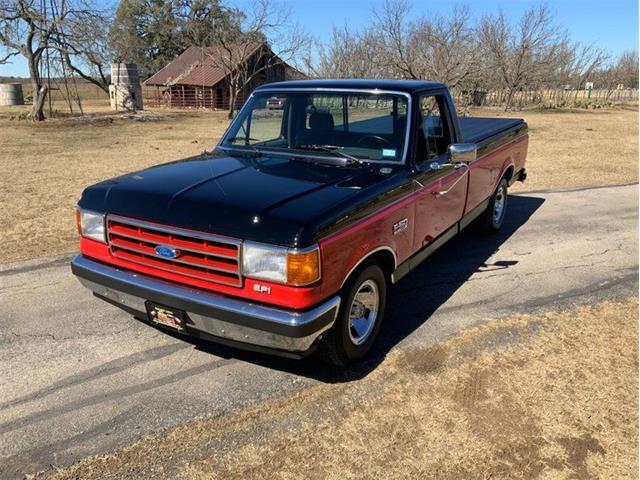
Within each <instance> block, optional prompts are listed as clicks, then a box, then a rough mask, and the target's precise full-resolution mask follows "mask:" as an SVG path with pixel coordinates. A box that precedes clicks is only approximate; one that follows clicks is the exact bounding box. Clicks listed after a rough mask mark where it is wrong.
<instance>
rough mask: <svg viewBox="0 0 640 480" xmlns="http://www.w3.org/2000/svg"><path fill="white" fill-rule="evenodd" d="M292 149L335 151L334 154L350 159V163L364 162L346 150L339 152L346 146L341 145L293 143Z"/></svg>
mask: <svg viewBox="0 0 640 480" xmlns="http://www.w3.org/2000/svg"><path fill="white" fill-rule="evenodd" d="M289 148H291V149H294V150H313V151H319V152H328V153H333V154H334V155H336V156H338V157H340V158H344V159H345V160H349V163H359V164H361V163H363V162H362V160H361V159H359V158H357V157H354V156H353V155H349V154H348V153H346V152H342V151H340V152H337V151H336V150H343V149H344V147H342V146H339V145H315V144H308V145H293V146H291V147H289Z"/></svg>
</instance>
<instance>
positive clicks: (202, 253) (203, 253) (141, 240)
mask: <svg viewBox="0 0 640 480" xmlns="http://www.w3.org/2000/svg"><path fill="white" fill-rule="evenodd" d="M108 233H110V234H113V235H116V236H118V237H125V238H130V239H131V240H137V241H139V242H144V243H148V244H151V245H164V244H162V243H157V244H156V243H154V242H152V241H150V240H147V239H144V238H140V237H136V236H135V235H129V234H127V233H120V232H116V231H114V230H112V229H108ZM171 247H172V248H173V247H175V248H177V249H178V250H183V251H185V252H192V253H199V254H201V255H207V256H209V257H217V258H226V259H228V260H237V259H238V256H237V255H225V254H224V253H214V252H207V251H205V250H197V249H195V248H187V247H183V246H181V245H171Z"/></svg>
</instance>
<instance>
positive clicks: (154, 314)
mask: <svg viewBox="0 0 640 480" xmlns="http://www.w3.org/2000/svg"><path fill="white" fill-rule="evenodd" d="M145 305H146V306H147V313H148V314H149V321H151V323H155V324H156V325H162V326H164V327H169V328H171V329H173V330H177V331H179V332H184V324H185V321H184V318H185V315H184V312H183V311H181V310H176V309H175V308H171V307H165V306H164V305H158V304H155V303H153V302H146V304H145Z"/></svg>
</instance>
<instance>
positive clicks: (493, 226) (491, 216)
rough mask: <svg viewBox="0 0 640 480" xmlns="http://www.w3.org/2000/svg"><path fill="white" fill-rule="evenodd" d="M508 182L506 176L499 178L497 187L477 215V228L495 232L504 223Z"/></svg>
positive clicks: (486, 231)
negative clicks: (484, 208)
mask: <svg viewBox="0 0 640 480" xmlns="http://www.w3.org/2000/svg"><path fill="white" fill-rule="evenodd" d="M508 189H509V182H507V179H506V178H503V179H502V180H500V183H499V184H498V188H496V191H495V192H494V193H493V196H492V197H491V200H489V205H488V206H487V209H486V210H485V211H484V212H482V214H481V215H480V216H479V217H478V224H477V225H478V227H479V229H480V230H481V231H482V232H484V233H488V234H493V233H497V232H498V231H499V230H500V227H502V224H503V223H504V217H505V215H506V213H507V198H508Z"/></svg>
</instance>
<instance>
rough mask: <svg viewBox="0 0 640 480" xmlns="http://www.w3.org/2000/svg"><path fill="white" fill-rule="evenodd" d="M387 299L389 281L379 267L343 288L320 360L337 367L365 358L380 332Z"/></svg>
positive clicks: (370, 268) (362, 272) (370, 267)
mask: <svg viewBox="0 0 640 480" xmlns="http://www.w3.org/2000/svg"><path fill="white" fill-rule="evenodd" d="M386 297H387V280H386V277H385V275H384V272H383V271H382V269H381V268H380V266H379V265H378V264H370V265H368V266H367V267H365V268H363V269H362V270H360V272H359V273H358V274H356V275H355V277H354V278H353V279H352V280H351V281H349V282H348V284H347V286H346V287H345V289H344V293H343V295H342V302H341V304H340V312H339V313H338V317H337V318H336V321H335V323H334V325H333V327H332V328H331V330H330V331H329V333H328V334H327V336H326V337H325V338H324V339H323V341H322V344H321V345H320V350H319V354H320V358H321V359H322V360H324V361H326V362H328V363H331V364H333V365H338V366H344V365H348V364H350V363H353V362H357V361H358V360H361V359H363V358H364V357H365V356H366V355H367V353H369V351H370V350H371V347H372V346H373V344H374V342H375V340H376V337H377V336H378V333H379V331H380V326H381V325H382V318H383V317H384V309H385V305H386Z"/></svg>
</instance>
